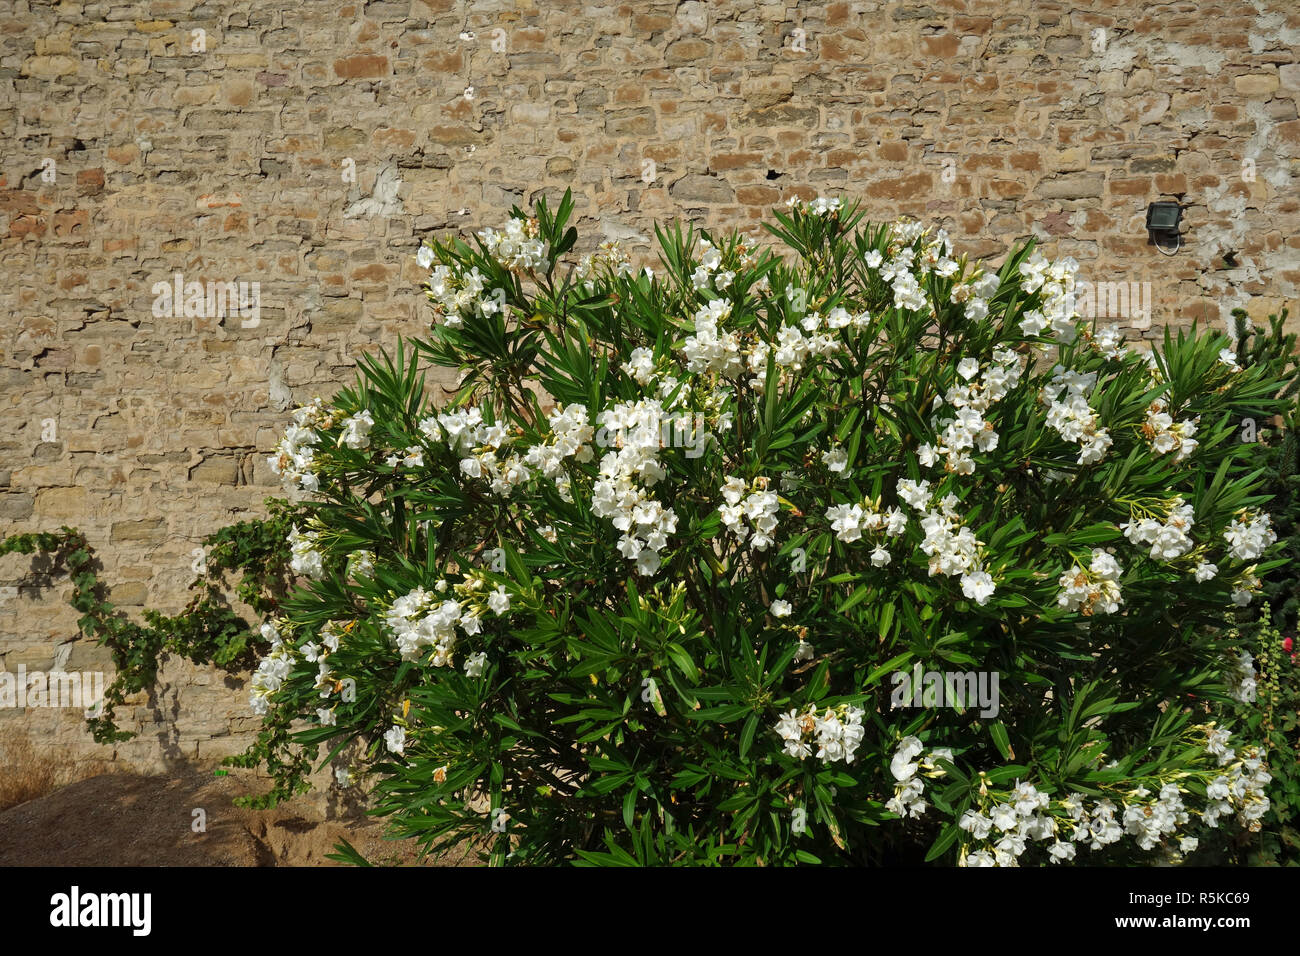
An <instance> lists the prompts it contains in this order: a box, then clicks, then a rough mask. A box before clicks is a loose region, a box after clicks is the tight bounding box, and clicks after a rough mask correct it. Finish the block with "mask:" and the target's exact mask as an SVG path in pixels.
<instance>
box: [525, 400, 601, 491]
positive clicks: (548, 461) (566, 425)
mask: <svg viewBox="0 0 1300 956" xmlns="http://www.w3.org/2000/svg"><path fill="white" fill-rule="evenodd" d="M546 421H547V424H549V425H550V426H551V439H550V440H549V441H547V442H544V443H542V444H540V445H534V446H533V447H532V448H530V449H528V454H526V455H525V456H524V461H526V462H527V463H528V465H529V466H530V467H532V468H536V469H537V470H538V471H540V472H541V473H542V474H543V475H545V476H546V477H547V478H550V479H552V480H553V481H554V482H555V483H556V487H558V488H560V489H561V493H562V494H563V493H565V492H566V491H567V488H568V482H569V479H568V477H567V476H565V475H564V474H563V473H562V470H561V469H562V467H563V465H564V459H566V458H573V459H575V460H576V461H580V462H588V461H591V460H592V459H593V458H595V457H596V454H595V452H594V451H592V448H591V439H592V437H593V436H594V435H595V429H594V428H593V427H592V426H591V424H590V423H589V422H588V421H587V406H586V405H577V404H574V405H565V406H563V407H560V408H556V409H554V410H552V412H551V414H550V415H549V416H547V419H546ZM566 497H567V495H566Z"/></svg>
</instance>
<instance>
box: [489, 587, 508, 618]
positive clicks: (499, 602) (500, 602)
mask: <svg viewBox="0 0 1300 956" xmlns="http://www.w3.org/2000/svg"><path fill="white" fill-rule="evenodd" d="M488 607H489V608H491V609H492V610H493V611H495V612H496V613H497V614H498V615H500V614H505V613H506V611H508V610H510V595H509V594H507V593H506V589H505V586H504V585H498V586H497V589H496V590H495V591H493V592H492V593H491V594H489V595H488Z"/></svg>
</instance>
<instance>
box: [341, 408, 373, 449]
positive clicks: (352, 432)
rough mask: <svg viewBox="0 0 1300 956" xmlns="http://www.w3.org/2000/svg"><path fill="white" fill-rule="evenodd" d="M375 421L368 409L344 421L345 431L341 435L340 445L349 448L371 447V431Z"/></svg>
mask: <svg viewBox="0 0 1300 956" xmlns="http://www.w3.org/2000/svg"><path fill="white" fill-rule="evenodd" d="M374 425H375V420H374V418H373V417H371V415H370V411H369V410H368V409H364V408H363V409H362V410H361V411H359V412H357V413H356V414H355V415H352V416H350V417H348V418H345V419H344V420H343V431H342V432H341V433H340V434H339V444H340V445H347V446H348V447H349V448H357V449H360V448H367V447H369V446H370V429H371V428H373V427H374Z"/></svg>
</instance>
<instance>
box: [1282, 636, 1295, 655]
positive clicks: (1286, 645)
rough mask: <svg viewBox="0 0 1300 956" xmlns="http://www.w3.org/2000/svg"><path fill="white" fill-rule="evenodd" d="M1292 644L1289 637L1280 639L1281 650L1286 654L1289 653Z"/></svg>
mask: <svg viewBox="0 0 1300 956" xmlns="http://www.w3.org/2000/svg"><path fill="white" fill-rule="evenodd" d="M1292 644H1293V642H1292V640H1291V638H1289V637H1284V638H1282V650H1284V651H1286V652H1287V653H1288V654H1290V653H1291V647H1292Z"/></svg>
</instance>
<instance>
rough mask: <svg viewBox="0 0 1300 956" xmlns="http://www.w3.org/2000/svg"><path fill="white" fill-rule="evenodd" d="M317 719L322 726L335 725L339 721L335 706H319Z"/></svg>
mask: <svg viewBox="0 0 1300 956" xmlns="http://www.w3.org/2000/svg"><path fill="white" fill-rule="evenodd" d="M316 719H317V721H319V722H320V725H321V726H322V727H333V726H335V725H336V724H337V722H338V721H337V719H336V715H335V713H334V708H333V707H317V708H316Z"/></svg>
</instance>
